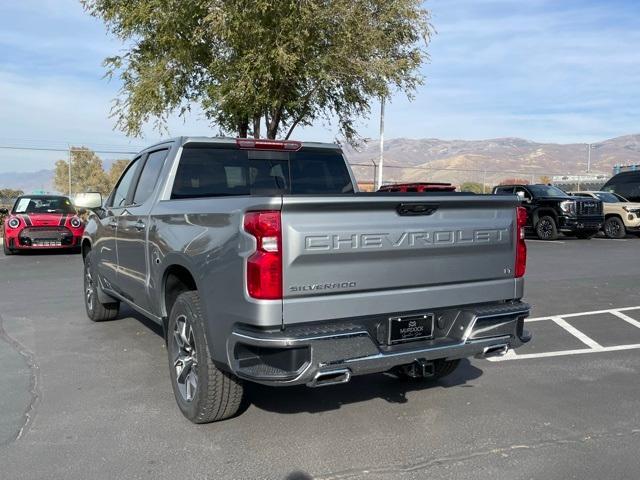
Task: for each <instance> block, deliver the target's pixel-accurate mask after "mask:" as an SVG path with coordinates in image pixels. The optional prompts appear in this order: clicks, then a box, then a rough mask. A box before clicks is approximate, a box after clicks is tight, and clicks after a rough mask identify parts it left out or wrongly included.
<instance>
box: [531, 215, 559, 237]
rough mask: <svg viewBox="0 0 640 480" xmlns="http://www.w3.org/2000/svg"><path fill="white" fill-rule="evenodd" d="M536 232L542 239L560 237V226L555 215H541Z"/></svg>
mask: <svg viewBox="0 0 640 480" xmlns="http://www.w3.org/2000/svg"><path fill="white" fill-rule="evenodd" d="M536 234H537V235H538V238H539V239H540V240H556V239H557V238H558V227H557V226H556V221H555V220H554V219H553V217H550V216H548V215H545V216H543V217H540V219H539V220H538V223H537V224H536Z"/></svg>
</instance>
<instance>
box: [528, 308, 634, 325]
mask: <svg viewBox="0 0 640 480" xmlns="http://www.w3.org/2000/svg"><path fill="white" fill-rule="evenodd" d="M629 310H640V306H638V307H623V308H609V309H607V310H592V311H590V312H578V313H565V314H562V315H549V316H548V317H534V318H527V319H526V320H525V322H541V321H543V320H553V317H562V318H573V317H582V316H587V315H600V314H602V313H611V314H613V315H615V313H614V312H627V311H629Z"/></svg>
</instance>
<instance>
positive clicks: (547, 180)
mask: <svg viewBox="0 0 640 480" xmlns="http://www.w3.org/2000/svg"><path fill="white" fill-rule="evenodd" d="M551 182H552V180H551V177H550V176H548V175H542V176H541V177H540V183H544V184H547V185H548V184H550V183H551Z"/></svg>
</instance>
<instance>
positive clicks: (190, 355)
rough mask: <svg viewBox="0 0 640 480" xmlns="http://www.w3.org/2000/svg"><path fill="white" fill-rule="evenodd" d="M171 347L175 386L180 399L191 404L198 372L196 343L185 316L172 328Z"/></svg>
mask: <svg viewBox="0 0 640 480" xmlns="http://www.w3.org/2000/svg"><path fill="white" fill-rule="evenodd" d="M173 345H174V347H175V355H174V358H173V368H174V369H175V373H176V385H177V387H178V391H179V392H180V395H181V396H182V399H183V400H185V401H187V402H191V401H192V400H193V399H194V397H195V394H196V391H197V389H198V372H197V370H196V367H197V365H198V360H197V357H196V342H195V338H194V335H193V328H192V327H191V324H190V323H189V321H188V320H187V317H186V316H185V315H180V316H179V317H178V318H177V319H176V322H175V326H174V328H173Z"/></svg>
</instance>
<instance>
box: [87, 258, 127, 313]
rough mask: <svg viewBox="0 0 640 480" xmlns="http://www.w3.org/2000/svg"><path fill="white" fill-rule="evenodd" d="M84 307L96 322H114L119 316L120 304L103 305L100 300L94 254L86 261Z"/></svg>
mask: <svg viewBox="0 0 640 480" xmlns="http://www.w3.org/2000/svg"><path fill="white" fill-rule="evenodd" d="M84 306H85V309H86V310H87V316H88V317H89V318H90V319H91V320H93V321H94V322H103V321H105V320H113V319H114V318H116V317H117V316H118V310H119V309H120V302H110V303H101V302H100V299H99V298H98V279H97V276H96V275H95V268H94V266H93V252H89V253H88V254H87V256H86V257H85V259H84Z"/></svg>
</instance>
